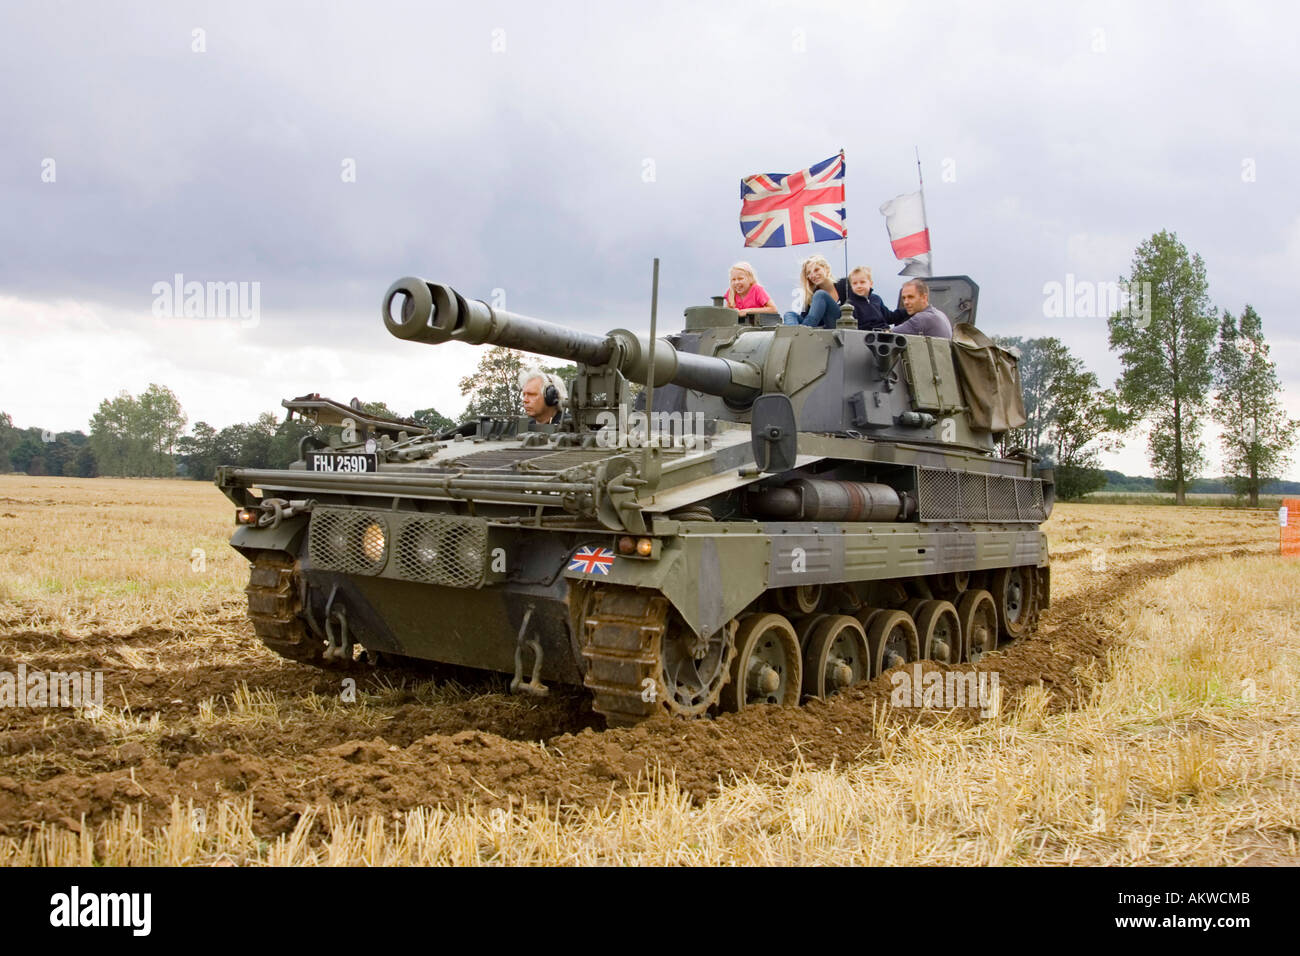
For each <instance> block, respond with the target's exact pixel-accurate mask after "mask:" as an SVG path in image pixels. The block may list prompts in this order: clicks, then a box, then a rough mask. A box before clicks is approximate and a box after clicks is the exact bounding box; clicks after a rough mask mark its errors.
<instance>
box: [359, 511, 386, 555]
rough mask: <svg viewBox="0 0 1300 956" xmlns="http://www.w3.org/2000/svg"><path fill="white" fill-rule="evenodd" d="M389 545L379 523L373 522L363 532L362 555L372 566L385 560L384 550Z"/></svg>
mask: <svg viewBox="0 0 1300 956" xmlns="http://www.w3.org/2000/svg"><path fill="white" fill-rule="evenodd" d="M387 544H388V542H387V541H386V540H385V538H384V529H383V526H382V525H380V524H379V522H377V521H371V522H369V523H368V524H367V525H366V526H365V528H364V529H363V530H362V532H361V553H362V554H364V555H365V556H366V560H367V561H369V562H370V563H371V564H379V563H380V562H381V561H383V560H384V548H385V547H386V545H387Z"/></svg>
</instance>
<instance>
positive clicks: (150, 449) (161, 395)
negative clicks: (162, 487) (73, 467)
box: [90, 385, 187, 478]
mask: <svg viewBox="0 0 1300 956" xmlns="http://www.w3.org/2000/svg"><path fill="white" fill-rule="evenodd" d="M186 421H187V419H186V417H185V413H184V411H183V410H182V409H181V403H180V401H179V400H178V399H177V398H176V395H175V394H174V393H173V392H172V390H171V389H169V388H167V387H165V386H162V385H150V386H149V387H148V388H147V389H145V390H144V392H142V393H141V394H140V397H139V398H138V399H137V398H134V397H133V396H131V395H130V394H128V393H127V392H121V393H119V394H118V396H117V397H116V398H112V399H107V398H106V399H104V400H103V401H102V402H100V403H99V410H98V411H96V412H95V414H94V415H92V416H91V419H90V447H91V451H92V452H94V455H95V459H96V461H97V462H98V463H99V468H100V471H101V472H102V473H103V474H105V475H114V476H132V477H150V478H159V477H170V476H172V475H174V474H175V473H176V471H175V462H174V459H173V452H174V451H175V450H176V443H177V441H178V440H179V439H180V437H181V434H182V432H184V430H185V423H186Z"/></svg>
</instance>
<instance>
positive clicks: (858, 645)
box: [803, 614, 871, 700]
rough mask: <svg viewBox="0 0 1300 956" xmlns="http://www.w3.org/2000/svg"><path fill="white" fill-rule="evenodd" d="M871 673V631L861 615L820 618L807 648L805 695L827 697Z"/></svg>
mask: <svg viewBox="0 0 1300 956" xmlns="http://www.w3.org/2000/svg"><path fill="white" fill-rule="evenodd" d="M870 675H871V660H870V657H869V656H868V654H867V635H866V632H865V631H864V630H863V629H862V625H861V624H860V623H858V619H857V618H855V617H849V616H848V615H847V614H834V615H829V616H827V617H825V618H823V619H822V620H820V621H818V622H817V624H816V626H814V627H813V629H812V633H811V634H810V635H809V639H808V643H807V645H806V647H805V649H804V655H803V692H804V695H805V696H807V697H817V698H820V699H822V700H825V699H826V698H827V697H829V696H831V694H835V693H838V692H839V691H842V690H846V689H847V688H849V687H852V686H853V685H854V684H857V683H860V682H862V681H864V680H866V679H867V678H868V677H869V676H870Z"/></svg>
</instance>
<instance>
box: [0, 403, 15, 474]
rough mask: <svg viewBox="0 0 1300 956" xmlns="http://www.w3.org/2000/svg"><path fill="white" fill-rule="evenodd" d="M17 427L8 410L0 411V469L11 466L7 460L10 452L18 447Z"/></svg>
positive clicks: (4, 469)
mask: <svg viewBox="0 0 1300 956" xmlns="http://www.w3.org/2000/svg"><path fill="white" fill-rule="evenodd" d="M18 441H19V436H18V429H16V428H14V420H13V419H12V418H11V417H10V416H9V413H8V412H0V471H9V470H10V468H12V467H13V466H12V465H11V464H10V462H9V455H10V453H11V452H12V451H13V450H14V449H15V448H17V447H18Z"/></svg>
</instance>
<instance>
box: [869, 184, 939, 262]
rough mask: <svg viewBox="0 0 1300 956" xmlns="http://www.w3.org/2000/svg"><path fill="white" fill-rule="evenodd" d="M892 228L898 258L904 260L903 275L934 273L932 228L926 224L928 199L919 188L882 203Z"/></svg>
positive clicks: (887, 222)
mask: <svg viewBox="0 0 1300 956" xmlns="http://www.w3.org/2000/svg"><path fill="white" fill-rule="evenodd" d="M880 213H881V215H883V216H884V217H885V228H886V229H888V230H889V244H890V245H891V246H892V247H893V249H894V256H895V258H898V259H902V260H904V263H905V264H904V266H903V269H902V271H901V272H899V273H898V274H899V275H900V276H928V275H930V230H929V228H928V227H927V226H926V224H925V201H924V200H923V199H922V198H921V194H920V193H919V192H914V193H907V194H906V195H903V196H898V197H896V198H894V199H891V200H889V202H887V203H885V204H884V205H883V206H881V207H880Z"/></svg>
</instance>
